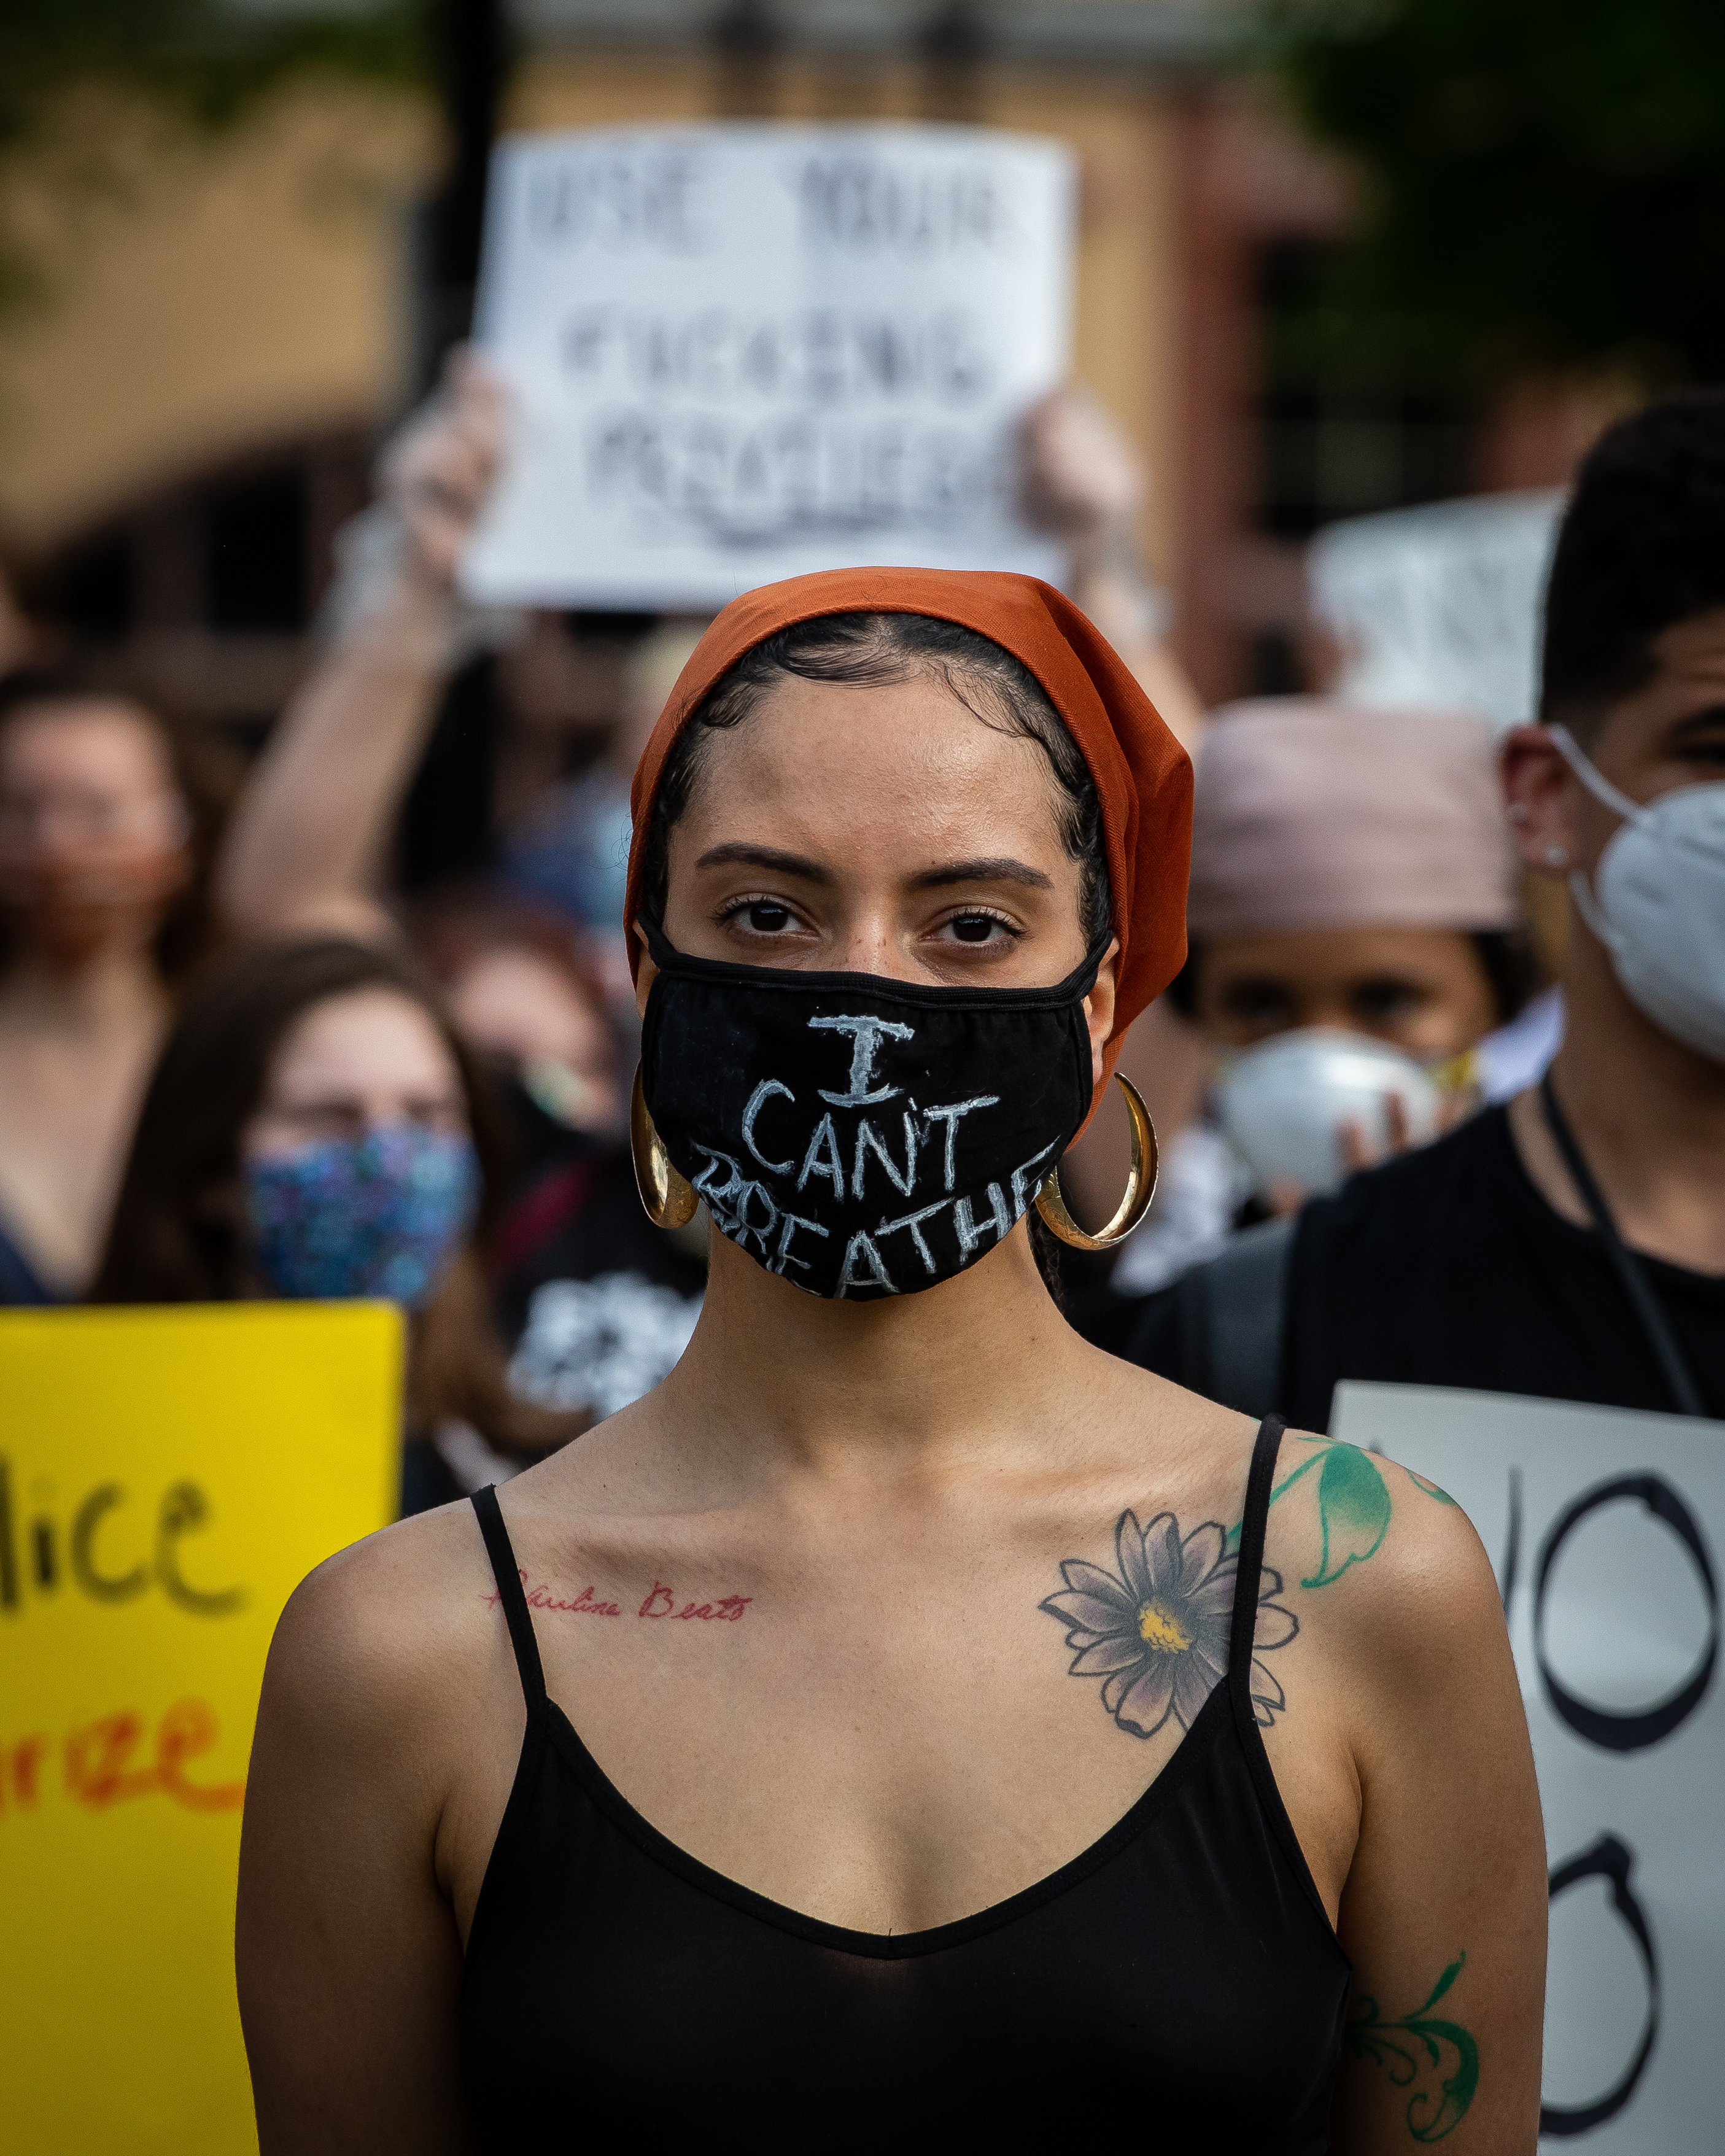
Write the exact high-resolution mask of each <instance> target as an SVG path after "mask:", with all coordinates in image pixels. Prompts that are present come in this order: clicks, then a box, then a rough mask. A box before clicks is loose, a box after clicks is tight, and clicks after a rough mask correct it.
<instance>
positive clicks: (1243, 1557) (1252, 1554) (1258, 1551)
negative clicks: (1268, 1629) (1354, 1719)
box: [1228, 1415, 1286, 1722]
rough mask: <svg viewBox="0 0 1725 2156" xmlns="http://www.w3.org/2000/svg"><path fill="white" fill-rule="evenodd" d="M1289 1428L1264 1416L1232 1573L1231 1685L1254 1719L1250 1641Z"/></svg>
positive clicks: (1240, 1704)
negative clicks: (1274, 1485) (1274, 1492)
mask: <svg viewBox="0 0 1725 2156" xmlns="http://www.w3.org/2000/svg"><path fill="white" fill-rule="evenodd" d="M1285 1429H1286V1424H1285V1423H1284V1422H1283V1421H1282V1419H1281V1416H1280V1415H1266V1416H1265V1418H1264V1419H1263V1421H1262V1422H1260V1424H1259V1425H1258V1437H1257V1442H1256V1443H1255V1445H1253V1447H1252V1466H1251V1471H1250V1474H1249V1475H1248V1476H1246V1496H1245V1516H1244V1517H1243V1518H1242V1519H1241V1521H1240V1563H1239V1566H1238V1568H1237V1569H1236V1570H1235V1575H1234V1623H1233V1626H1232V1629H1231V1631H1230V1637H1229V1641H1228V1688H1229V1690H1230V1691H1231V1692H1232V1693H1233V1695H1234V1703H1235V1707H1236V1709H1238V1710H1240V1711H1242V1712H1244V1714H1245V1718H1246V1720H1247V1721H1248V1722H1250V1721H1251V1720H1252V1719H1253V1718H1254V1717H1253V1713H1252V1692H1251V1684H1252V1640H1253V1636H1254V1635H1255V1632H1256V1631H1257V1629H1258V1589H1259V1584H1260V1575H1261V1574H1262V1572H1263V1569H1264V1527H1265V1523H1266V1521H1267V1520H1268V1518H1269V1517H1270V1491H1271V1484H1272V1483H1273V1482H1274V1481H1275V1479H1276V1454H1277V1453H1278V1452H1279V1451H1280V1450H1281V1434H1282V1431H1283V1430H1285Z"/></svg>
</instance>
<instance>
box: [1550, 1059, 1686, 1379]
mask: <svg viewBox="0 0 1725 2156" xmlns="http://www.w3.org/2000/svg"><path fill="white" fill-rule="evenodd" d="M1539 1098H1540V1102H1541V1104H1542V1106H1543V1107H1544V1110H1545V1120H1546V1123H1547V1125H1548V1127H1549V1129H1550V1131H1551V1134H1552V1137H1553V1139H1555V1141H1556V1142H1557V1148H1558V1152H1560V1153H1561V1154H1562V1155H1563V1165H1564V1167H1565V1168H1568V1171H1569V1177H1570V1180H1571V1181H1572V1182H1573V1183H1574V1185H1575V1188H1577V1189H1578V1190H1579V1192H1580V1193H1581V1198H1582V1203H1583V1204H1584V1205H1585V1206H1586V1207H1587V1209H1588V1211H1589V1213H1590V1214H1592V1215H1593V1220H1594V1228H1595V1229H1597V1230H1598V1232H1599V1240H1600V1241H1601V1242H1602V1243H1604V1245H1605V1250H1606V1255H1608V1256H1609V1259H1610V1260H1611V1262H1612V1264H1613V1265H1615V1267H1616V1269H1617V1277H1618V1278H1619V1280H1620V1281H1622V1283H1623V1291H1624V1293H1625V1295H1626V1296H1628V1297H1629V1299H1630V1306H1631V1307H1632V1308H1633V1310H1634V1311H1635V1316H1636V1317H1637V1318H1638V1319H1639V1320H1640V1326H1641V1330H1642V1332H1644V1333H1645V1335H1646V1337H1647V1343H1648V1345H1649V1346H1650V1347H1651V1348H1652V1350H1653V1353H1654V1358H1655V1359H1656V1362H1657V1363H1658V1364H1659V1367H1660V1369H1661V1371H1662V1372H1663V1373H1664V1376H1665V1381H1666V1384H1668V1385H1669V1386H1670V1387H1671V1397H1672V1399H1675V1400H1676V1403H1677V1412H1678V1414H1686V1415H1705V1414H1706V1413H1707V1409H1706V1408H1705V1407H1703V1405H1702V1398H1701V1393H1700V1390H1699V1389H1698V1388H1697V1384H1696V1382H1695V1379H1694V1378H1693V1377H1692V1375H1691V1373H1690V1369H1689V1365H1688V1364H1687V1363H1686V1362H1685V1361H1684V1359H1683V1351H1682V1349H1681V1347H1679V1346H1678V1345H1677V1338H1676V1334H1675V1333H1674V1332H1672V1331H1671V1326H1670V1323H1669V1322H1668V1321H1667V1319H1666V1314H1665V1312H1663V1311H1662V1310H1661V1308H1660V1306H1659V1298H1658V1296H1656V1295H1655V1294H1654V1292H1653V1283H1652V1282H1651V1281H1650V1280H1649V1279H1648V1277H1647V1269H1646V1267H1645V1265H1643V1264H1642V1263H1641V1260H1640V1258H1639V1257H1637V1255H1635V1252H1634V1251H1633V1250H1630V1247H1629V1245H1628V1244H1627V1243H1625V1241H1624V1240H1623V1238H1622V1236H1621V1235H1619V1234H1618V1232H1617V1223H1616V1222H1615V1220H1614V1219H1612V1217H1611V1209H1610V1208H1609V1206H1608V1205H1607V1204H1606V1203H1605V1199H1604V1193H1603V1192H1602V1191H1601V1190H1600V1188H1599V1184H1598V1183H1595V1182H1594V1178H1593V1171H1592V1169H1591V1168H1589V1166H1588V1164H1587V1163H1586V1161H1585V1160H1584V1158H1582V1152H1581V1147H1579V1145H1577V1143H1576V1142H1575V1133H1574V1131H1572V1130H1571V1129H1570V1127H1569V1123H1568V1117H1567V1116H1565V1115H1564V1113H1563V1110H1562V1109H1561V1108H1560V1107H1559V1106H1558V1096H1557V1093H1556V1091H1555V1090H1554V1088H1553V1085H1552V1082H1551V1073H1550V1071H1549V1070H1548V1071H1547V1072H1546V1074H1545V1075H1544V1077H1543V1078H1542V1079H1541V1080H1540V1081H1539Z"/></svg>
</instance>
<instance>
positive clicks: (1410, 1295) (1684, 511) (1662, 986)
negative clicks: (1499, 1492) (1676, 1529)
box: [1122, 393, 1725, 1429]
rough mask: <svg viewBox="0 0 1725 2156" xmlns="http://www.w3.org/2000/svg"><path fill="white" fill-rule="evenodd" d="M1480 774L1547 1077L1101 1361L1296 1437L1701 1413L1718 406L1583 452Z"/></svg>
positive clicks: (1315, 1216)
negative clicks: (1554, 960) (1531, 630)
mask: <svg viewBox="0 0 1725 2156" xmlns="http://www.w3.org/2000/svg"><path fill="white" fill-rule="evenodd" d="M1502 768H1503V784H1504V787H1505V789H1506V792H1507V814H1508V818H1509V823H1510V828H1511V829H1512V833H1513V834H1514V836H1515V838H1516V840H1517V844H1518V845H1519V848H1520V851H1521V855H1522V860H1523V862H1524V864H1525V865H1526V866H1527V869H1528V870H1531V871H1532V874H1533V875H1537V876H1541V877H1545V878H1548V879H1550V880H1553V881H1554V882H1557V883H1559V884H1562V885H1567V887H1568V893H1569V900H1570V908H1569V921H1568V953H1567V957H1566V960H1565V963H1564V967H1563V983H1562V985H1563V1004H1564V1011H1565V1028H1566V1029H1565V1033H1564V1036H1563V1043H1562V1045H1561V1047H1560V1048H1559V1050H1558V1054H1557V1055H1556V1058H1555V1060H1554V1061H1553V1063H1552V1065H1551V1066H1550V1068H1549V1070H1548V1071H1547V1072H1546V1073H1545V1075H1544V1076H1543V1079H1541V1080H1540V1081H1538V1083H1536V1084H1534V1085H1532V1086H1528V1087H1527V1089H1526V1090H1524V1091H1520V1092H1519V1093H1518V1094H1517V1096H1516V1097H1515V1098H1514V1099H1513V1100H1512V1101H1510V1102H1509V1103H1508V1104H1507V1106H1505V1105H1500V1106H1494V1107H1491V1108H1489V1109H1487V1110H1486V1111H1485V1112H1484V1113H1482V1114H1481V1115H1479V1116H1476V1117H1475V1118H1474V1119H1473V1120H1472V1121H1471V1122H1468V1123H1466V1124H1465V1125H1464V1126H1463V1127H1461V1129H1459V1130H1457V1131H1455V1132H1454V1133H1453V1134H1451V1135H1450V1136H1449V1137H1445V1138H1443V1139H1441V1140H1440V1141H1439V1142H1437V1143H1436V1144H1435V1145H1432V1146H1430V1147H1426V1148H1425V1149H1424V1150H1423V1151H1421V1152H1415V1153H1413V1154H1410V1155H1409V1156H1408V1157H1406V1158H1402V1159H1398V1160H1394V1161H1391V1162H1389V1163H1386V1164H1385V1165H1384V1166H1383V1167H1380V1168H1374V1169H1373V1170H1372V1171H1371V1172H1369V1173H1366V1174H1363V1175H1359V1176H1357V1177H1355V1178H1353V1180H1352V1181H1351V1182H1349V1183H1348V1184H1347V1185H1346V1186H1345V1188H1343V1189H1342V1190H1341V1191H1340V1192H1339V1193H1337V1194H1336V1195H1334V1196H1332V1197H1326V1198H1322V1199H1317V1200H1315V1201H1314V1202H1313V1203H1312V1204H1309V1205H1308V1206H1307V1207H1306V1209H1304V1211H1303V1212H1302V1213H1301V1214H1300V1216H1299V1219H1298V1221H1297V1223H1296V1224H1292V1225H1291V1226H1282V1225H1276V1226H1271V1227H1269V1228H1264V1229H1255V1230H1253V1231H1252V1232H1251V1234H1250V1235H1248V1236H1246V1237H1243V1238H1240V1239H1239V1240H1238V1241H1237V1242H1236V1243H1235V1245H1233V1246H1231V1247H1230V1250H1228V1251H1227V1252H1225V1253H1224V1255H1221V1256H1219V1257H1218V1258H1215V1259H1214V1260H1211V1261H1210V1262H1209V1264H1207V1265H1200V1266H1199V1267H1196V1268H1194V1270H1193V1271H1192V1272H1190V1273H1189V1274H1188V1275H1187V1276H1186V1277H1185V1278H1184V1279H1183V1280H1182V1281H1179V1282H1178V1284H1177V1285H1176V1286H1174V1287H1173V1288H1171V1289H1169V1290H1168V1291H1165V1293H1164V1294H1163V1296H1159V1297H1157V1298H1153V1303H1154V1305H1155V1307H1154V1308H1151V1307H1149V1306H1147V1307H1146V1311H1145V1312H1144V1313H1143V1314H1142V1317H1141V1320H1140V1322H1139V1326H1138V1329H1137V1332H1135V1333H1134V1334H1133V1335H1132V1337H1131V1338H1130V1339H1129V1340H1128V1342H1127V1343H1126V1346H1125V1347H1124V1348H1123V1351H1122V1352H1126V1353H1130V1354H1132V1355H1133V1356H1134V1357H1135V1358H1137V1359H1139V1360H1142V1361H1144V1362H1146V1363H1149V1364H1150V1365H1151V1366H1152V1367H1154V1368H1159V1369H1167V1368H1174V1369H1176V1370H1177V1371H1178V1374H1179V1375H1180V1376H1181V1377H1182V1378H1183V1380H1184V1381H1185V1382H1186V1383H1190V1384H1193V1385H1195V1386H1197V1387H1199V1389H1201V1390H1204V1391H1205V1392H1207V1393H1209V1394H1212V1395H1213V1396H1214V1397H1215V1398H1217V1399H1223V1400H1225V1401H1227V1402H1229V1403H1230V1404H1232V1405H1235V1406H1237V1407H1240V1408H1243V1409H1249V1410H1250V1409H1259V1410H1260V1411H1268V1410H1269V1409H1277V1410H1279V1411H1281V1412H1282V1413H1285V1414H1288V1415H1290V1416H1291V1417H1293V1418H1295V1419H1296V1420H1298V1421H1300V1422H1301V1423H1304V1424H1309V1425H1310V1426H1311V1427H1312V1428H1314V1429H1317V1428H1321V1427H1322V1426H1324V1424H1326V1423H1327V1419H1328V1417H1329V1414H1330V1405H1331V1399H1332V1394H1333V1392H1334V1389H1335V1387H1336V1385H1337V1383H1338V1382H1339V1381H1340V1380H1342V1379H1343V1378H1362V1379H1377V1380H1379V1381H1383V1382H1389V1383H1403V1384H1425V1385H1454V1386H1461V1387H1466V1388H1469V1389H1477V1390H1481V1391H1486V1392H1497V1393H1524V1394H1534V1395H1538V1396H1539V1397H1542V1398H1546V1399H1569V1400H1589V1401H1594V1402H1597V1403H1599V1404H1603V1405H1606V1406H1612V1407H1621V1408H1642V1409H1666V1410H1676V1411H1678V1412H1681V1413H1685V1414H1707V1415H1712V1416H1716V1417H1720V1416H1725V395H1721V394H1719V393H1702V394H1696V395H1692V396H1686V397H1682V398H1673V399H1671V400H1669V401H1667V402H1666V403H1661V404H1656V405H1653V406H1651V407H1650V408H1648V409H1647V410H1645V411H1644V412H1641V413H1639V414H1637V415H1636V416H1635V417H1634V418H1629V419H1626V420H1624V421H1622V422H1621V423H1619V424H1618V425H1617V426H1615V427H1614V428H1613V429H1611V431H1610V432H1609V434H1606V435H1605V436H1604V438H1603V439H1602V440H1601V441H1600V442H1599V444H1598V446H1597V447H1596V448H1595V449H1594V450H1593V452H1592V454H1590V455H1589V457H1588V458H1587V459H1586V460H1585V462H1584V465H1582V468H1581V471H1580V474H1579V479H1578V481H1577V484H1576V487H1575V491H1574V496H1573V498H1572V500H1571V501H1570V503H1569V505H1568V511H1567V512H1566V514H1565V516H1564V518H1563V524H1562V527H1561V529H1560V531H1559V534H1558V544H1557V548H1556V552H1555V555H1554V557H1553V563H1552V569H1551V576H1550V582H1549V588H1548V592H1547V596H1546V604H1545V637H1544V652H1543V678H1542V685H1541V691H1540V711H1539V722H1538V724H1537V725H1530V726H1521V727H1518V728H1517V729H1516V730H1515V731H1513V732H1512V733H1511V734H1510V735H1509V736H1508V737H1507V740H1506V742H1505V744H1504V748H1503V759H1502Z"/></svg>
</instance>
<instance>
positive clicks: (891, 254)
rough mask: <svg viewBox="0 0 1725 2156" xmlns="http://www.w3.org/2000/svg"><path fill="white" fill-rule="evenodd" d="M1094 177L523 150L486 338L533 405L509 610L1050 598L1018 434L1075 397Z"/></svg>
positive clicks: (513, 179)
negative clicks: (853, 595) (900, 592)
mask: <svg viewBox="0 0 1725 2156" xmlns="http://www.w3.org/2000/svg"><path fill="white" fill-rule="evenodd" d="M1072 193H1073V167H1072V158H1071V155H1070V151H1067V150H1066V149H1065V146H1063V145H1061V144H1060V143H1058V142H1055V141H1040V140H1036V139H1034V138H1031V137H1028V136H1015V135H1004V134H998V133H994V132H993V131H987V130H983V129H980V128H968V127H919V126H845V127H820V126H754V125H747V124H738V125H726V124H723V123H718V124H715V125H712V126H691V127H681V128H677V129H675V130H664V131H633V130H631V131H624V130H615V131H613V130H601V131H579V132H575V133H568V134H545V135H528V136H516V137H514V138H513V139H511V140H510V141H506V142H504V143H503V144H502V145H501V146H500V147H499V149H498V151H497V152H496V156H495V162H494V164H493V167H492V173H491V188H490V199H489V207H488V212H487V230H486V237H485V262H484V266H483V270H482V273H481V279H480V303H479V311H478V327H477V337H478V341H479V342H480V345H481V346H482V347H483V348H484V350H485V352H486V353H487V355H488V356H489V357H490V359H491V361H492V362H493V363H494V364H495V367H497V368H498V369H499V370H500V371H501V373H502V374H503V375H504V377H506V380H507V382H509V384H510V386H511V389H512V391H513V393H514V399H515V406H514V413H513V437H512V443H511V452H510V454H509V458H508V461H507V465H506V470H505V473H504V475H503V479H502V481H501V485H500V487H499V490H498V493H497V495H496V497H495V501H494V503H493V505H492V508H491V511H490V514H489V516H488V517H487V519H486V521H485V525H484V526H483V528H482V529H481V531H480V533H479V535H478V536H477V538H476V540H475V544H474V546H473V547H472V549H471V551H470V554H469V557H468V559H467V561H466V562H465V566H464V570H463V581H464V583H465V586H466V588H467V590H468V591H469V593H470V595H471V596H473V597H474V598H477V599H480V600H481V601H485V602H487V603H497V604H535V603H543V604H555V605H585V606H594V607H641V608H665V609H691V610H692V609H701V608H716V607H719V606H721V605H723V604H724V603H726V601H727V600H729V599H731V598H735V597H736V596H737V593H739V592H742V591H747V590H748V589H750V588H752V587H753V586H754V585H757V584H762V583H771V582H773V581H775V580H776V579H778V578H779V577H790V576H797V575H799V574H801V573H803V572H805V571H808V570H813V569H824V568H836V567H845V566H847V565H855V564H876V563H889V562H890V563H898V564H915V565H918V566H921V567H931V568H969V569H1018V570H1023V571H1027V572H1030V573H1032V574H1034V575H1039V576H1048V577H1052V576H1053V575H1054V574H1055V572H1057V570H1058V567H1059V565H1060V556H1059V554H1058V552H1057V551H1056V550H1055V548H1054V547H1051V546H1050V543H1049V542H1048V541H1047V540H1045V538H1042V537H1040V536H1038V535H1037V534H1036V533H1035V532H1034V531H1031V530H1030V529H1029V528H1028V527H1027V526H1025V525H1024V522H1023V521H1022V520H1021V518H1020V516H1019V513H1018V507H1017V492H1018V483H1019V469H1018V466H1019V458H1018V442H1017V430H1018V427H1019V422H1020V420H1021V419H1022V418H1023V416H1024V413H1025V411H1026V409H1027V408H1029V405H1030V404H1031V403H1033V402H1034V400H1035V399H1036V398H1038V397H1040V395H1041V394H1042V393H1044V392H1045V391H1046V390H1048V389H1050V388H1054V387H1055V385H1056V384H1057V383H1058V382H1060V380H1061V379H1062V378H1063V377H1064V376H1065V371H1066V366H1067V355H1068V342H1069V321H1070V255H1071V222H1072Z"/></svg>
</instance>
